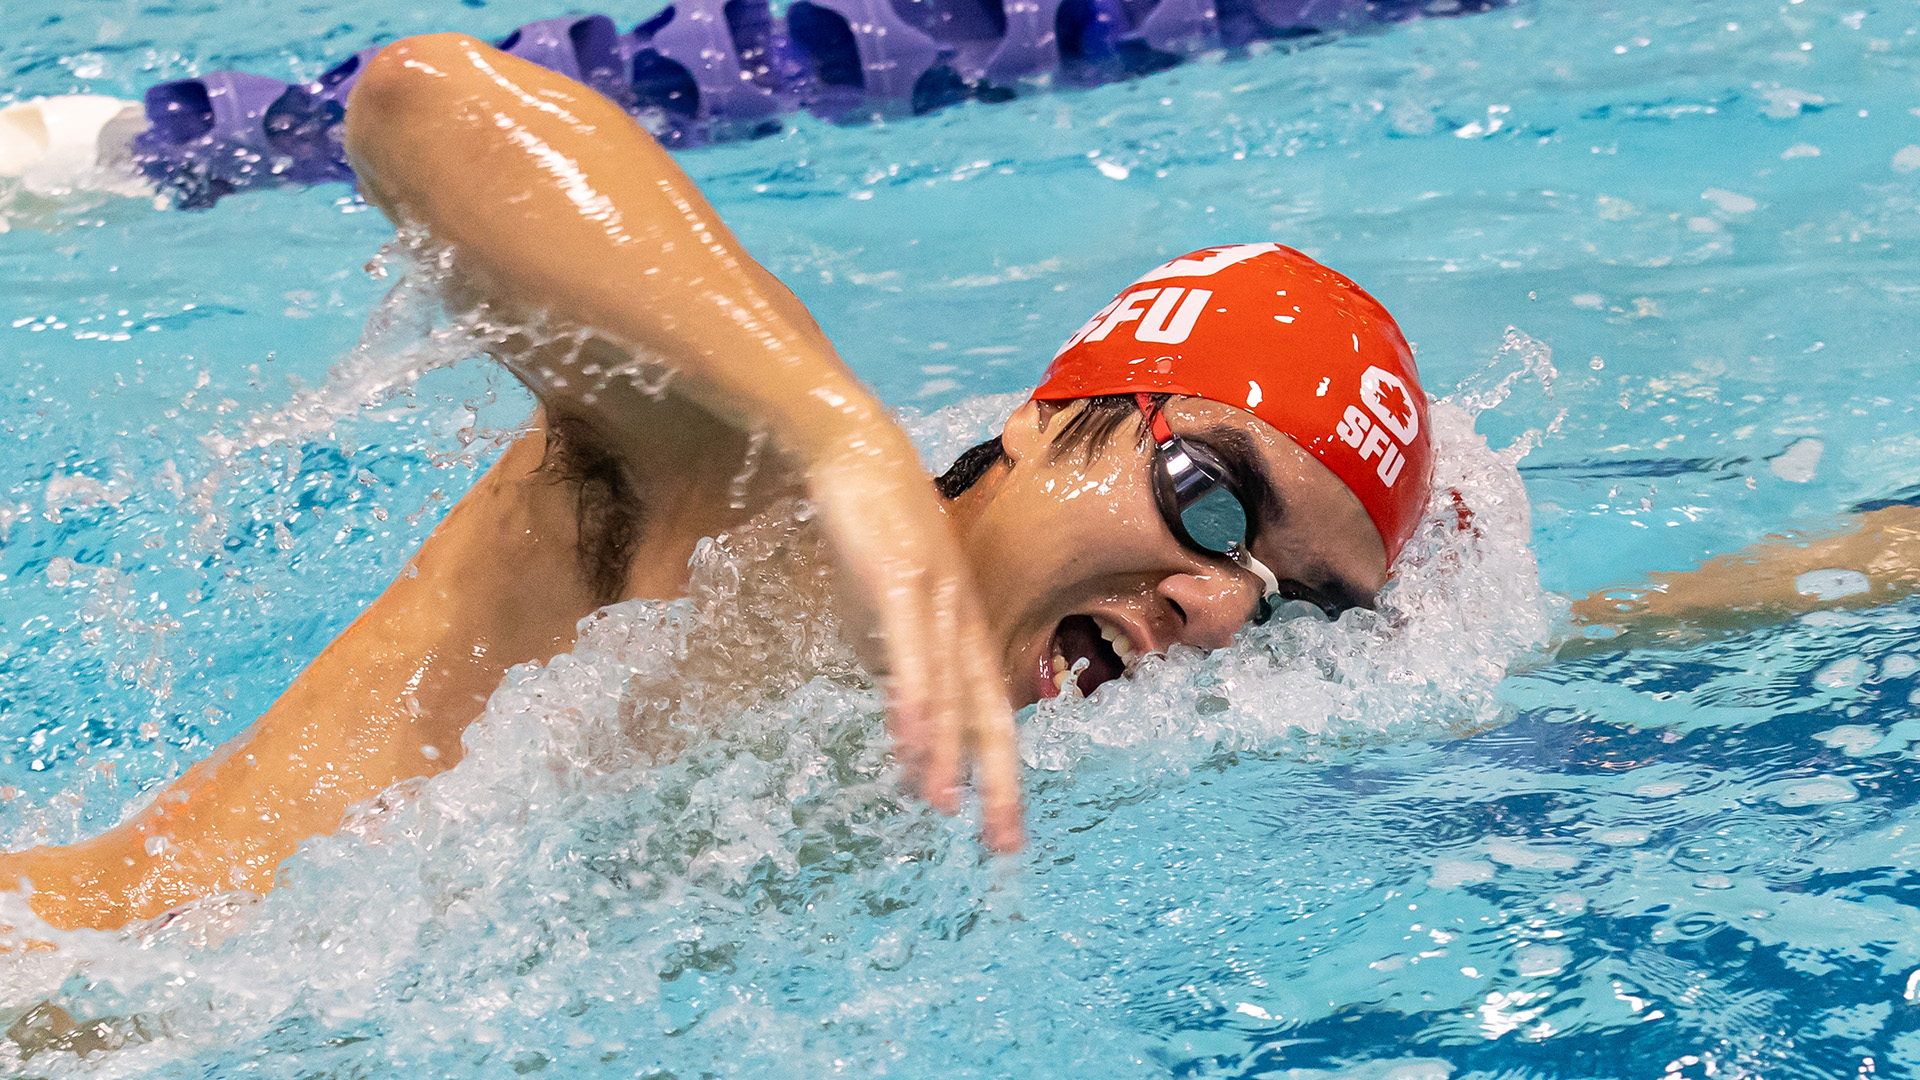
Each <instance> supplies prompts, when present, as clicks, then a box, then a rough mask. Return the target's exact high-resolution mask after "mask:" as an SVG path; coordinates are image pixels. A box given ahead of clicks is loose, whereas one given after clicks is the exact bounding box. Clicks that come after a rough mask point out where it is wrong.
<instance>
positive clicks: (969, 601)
mask: <svg viewBox="0 0 1920 1080" xmlns="http://www.w3.org/2000/svg"><path fill="white" fill-rule="evenodd" d="M347 152H348V156H349V157H350V159H351V161H352V164H353V167H354V171H355V173H356V175H358V176H359V177H360V180H361V184H362V186H363V188H364V190H365V191H366V193H367V196H368V197H369V198H370V199H371V200H373V201H374V202H375V203H377V204H378V205H379V206H380V207H381V209H382V210H384V211H386V213H387V215H388V216H389V217H391V218H393V219H394V220H395V221H396V222H409V223H412V224H415V225H419V226H423V227H424V228H425V229H426V230H427V232H428V234H429V235H430V236H431V237H432V238H433V239H434V240H435V241H436V242H438V243H441V244H445V245H447V246H448V247H449V248H450V250H451V251H452V253H453V263H454V269H455V271H456V273H457V274H458V275H459V276H460V277H461V279H462V284H463V285H464V286H466V287H467V288H469V289H470V290H471V292H472V294H473V295H475V296H477V297H478V298H480V299H481V300H482V301H483V302H484V303H485V304H486V305H487V306H488V307H489V308H490V309H493V310H494V311H496V312H497V313H498V315H500V316H502V317H504V318H506V319H508V320H511V321H518V320H520V319H522V318H524V317H526V316H529V315H532V314H534V313H542V314H544V316H545V319H546V322H547V328H548V329H549V330H556V329H564V328H566V327H574V328H579V329H583V330H584V329H587V328H591V330H592V331H593V332H594V333H596V334H598V335H601V336H603V337H605V338H607V339H609V340H611V341H613V342H614V343H615V344H616V345H618V346H620V347H621V348H623V349H626V350H629V351H631V352H632V353H633V354H634V355H635V356H636V357H638V358H640V359H652V360H658V361H663V362H665V363H666V364H667V365H668V366H669V367H670V368H671V369H672V371H673V372H674V375H673V382H672V386H673V388H674V389H675V391H676V392H678V393H681V394H684V395H686V397H687V398H688V399H690V400H691V401H693V402H695V403H697V404H698V405H699V406H701V407H702V408H704V409H706V410H708V411H709V412H710V413H712V414H713V415H715V416H718V417H720V418H722V419H723V420H725V421H727V422H729V423H731V424H733V425H735V426H737V427H739V428H741V429H743V430H757V431H764V432H766V433H767V434H769V435H771V436H772V438H773V440H774V442H775V444H776V445H777V446H778V447H780V448H781V449H782V450H783V451H785V452H786V453H787V454H789V455H791V457H792V458H793V459H794V460H795V461H796V462H797V463H798V464H799V466H800V468H801V470H802V472H803V474H804V478H805V482H806V484H807V487H808V490H809V494H810V495H811V497H812V499H813V501H814V503H815V504H816V505H817V506H818V507H819V508H820V509H821V510H822V512H823V513H822V519H823V521H824V523H825V526H826V531H827V535H828V538H829V540H830V541H831V543H832V546H833V548H834V550H835V552H836V554H837V555H838V557H839V559H840V561H841V563H842V566H843V568H844V569H845V570H846V572H847V579H848V581H849V583H850V585H851V586H852V588H851V589H850V590H848V591H849V593H850V596H849V599H850V600H851V601H852V605H851V606H852V609H853V610H852V614H853V615H854V616H855V621H856V623H857V624H861V625H863V626H864V628H865V629H866V631H867V633H868V635H869V636H870V637H871V639H872V643H873V644H874V645H876V646H877V648H873V649H871V650H869V655H870V656H872V657H873V658H875V659H877V660H879V661H880V664H879V666H880V667H881V668H882V669H883V672H884V676H885V685H886V689H887V697H888V711H889V716H890V718H891V721H892V726H893V731H894V735H895V738H896V740H897V742H898V745H899V749H900V752H901V757H902V760H903V762H904V763H905V764H906V766H907V768H908V770H909V772H910V774H912V775H913V776H915V777H916V779H917V782H918V786H919V788H920V790H921V792H922V794H924V795H926V796H927V797H928V798H929V799H931V800H932V801H933V802H934V803H935V804H936V805H937V806H940V807H941V808H943V809H947V810H952V809H955V808H956V807H957V803H958V793H957V790H956V784H957V783H958V781H959V777H960V772H961V769H962V766H963V764H964V762H963V754H964V753H966V752H967V751H971V753H972V754H973V756H974V761H973V766H974V772H975V777H976V786H977V787H978V788H979V790H980V795H981V798H982V802H983V804H984V810H985V817H986V829H987V836H988V840H989V842H990V843H992V844H993V845H994V846H996V847H1000V848H1003V849H1010V848H1013V847H1017V846H1018V844H1019V842H1020V836H1021V825H1020V807H1019V792H1018V775H1017V769H1018V759H1017V756H1016V751H1015V745H1014V736H1013V720H1012V714H1011V711H1010V710H1009V708H1008V705H1007V702H1006V699H1005V692H1004V684H1003V682H1002V676H1001V674H1000V671H999V669H998V665H997V663H996V662H995V660H994V658H993V656H992V653H991V652H990V650H989V649H988V647H987V643H986V630H985V620H984V618H983V617H982V615H981V612H980V610H979V603H978V601H977V599H976V598H975V595H974V590H973V586H972V583H971V581H970V580H969V578H968V576H967V571H966V567H965V562H964V559H963V557H962V555H961V552H960V550H959V547H958V545H957V544H956V543H955V541H954V539H953V537H952V535H951V534H950V533H949V532H948V530H947V527H946V524H945V517H944V512H943V510H942V508H941V507H940V504H939V500H938V498H937V496H936V494H935V492H934V490H933V487H932V485H931V484H930V483H929V482H928V480H927V478H926V476H925V475H924V474H923V473H922V472H921V471H920V468H919V464H918V459H917V458H916V456H915V454H914V451H913V448H912V445H911V444H910V443H909V441H908V440H907V438H906V435H905V433H904V432H902V431H901V430H900V429H899V427H898V426H897V425H896V424H894V423H893V421H892V419H891V417H890V416H889V415H888V414H887V412H886V410H885V408H884V407H883V406H882V405H881V404H880V403H879V402H878V401H877V400H876V399H875V398H874V397H873V396H872V395H871V394H870V393H868V392H867V390H866V388H865V387H863V386H861V384H860V382H859V381H858V380H857V379H855V378H854V376H853V375H852V373H851V372H849V371H848V370H847V369H846V367H845V365H843V364H842V363H841V362H840V360H839V357H838V356H837V355H836V354H835V353H834V351H833V347H832V345H831V344H830V343H829V342H828V341H827V339H826V337H825V336H824V335H823V334H822V333H821V332H820V329H819V327H818V326H816V325H815V324H814V322H813V320H812V319H811V318H810V317H809V316H808V314H807V312H806V309H805V308H804V307H802V306H801V304H800V302H799V301H798V300H797V299H796V298H795V297H794V296H793V294H792V293H791V292H789V291H788V290H787V289H786V287H785V286H783V285H781V284H780V282H779V281H778V280H776V279H775V278H774V277H773V275H772V274H770V273H768V272H767V271H766V270H765V269H764V268H762V267H761V266H760V265H759V264H758V263H756V262H754V261H753V260H752V259H751V258H749V257H748V256H747V255H746V253H745V252H744V251H742V250H741V248H740V244H739V242H738V241H737V240H736V239H734V237H733V235H732V234H731V233H729V232H728V231H727V229H726V227H725V225H723V224H722V223H721V221H720V219H719V216H718V215H717V214H715V213H714V210H713V208H712V207H711V206H709V205H707V202H706V200H705V199H704V198H702V197H701V195H700V193H699V191H698V190H697V189H696V188H695V187H694V185H693V182H692V181H691V180H689V179H688V178H687V176H686V174H685V173H683V172H681V171H680V169H679V167H678V166H676V165H675V164H674V163H673V161H672V159H671V158H670V157H668V155H667V154H666V152H665V151H664V150H662V149H661V148H660V145H659V144H658V143H657V142H655V141H654V140H653V138H652V137H651V136H649V135H648V134H647V133H646V132H645V130H643V129H642V128H641V127H640V126H639V125H638V124H636V123H635V122H634V121H633V120H632V119H631V118H629V117H628V116H627V115H626V114H625V113H623V112H621V111H620V109H619V108H618V107H617V106H615V105H614V104H613V103H612V102H610V101H608V100H607V99H606V98H603V97H601V96H600V95H599V94H597V93H595V92H593V91H591V90H588V89H587V88H585V87H583V86H581V85H579V84H577V83H574V82H571V81H569V80H567V79H565V78H562V77H560V76H558V75H555V74H553V73H552V72H549V71H546V70H545V69H543V68H540V67H537V66H535V65H533V64H530V63H527V62H525V61H522V60H519V59H516V58H514V57H511V56H507V55H506V54H504V53H501V52H498V51H496V50H494V49H491V48H488V47H487V46H485V45H482V44H481V43H480V42H478V41H476V40H474V39H473V38H470V37H466V36H464V35H457V34H442V35H435V36H431V37H423V38H414V39H411V40H408V41H403V42H399V43H397V44H395V45H393V46H390V47H389V48H387V49H386V50H384V51H383V52H382V53H381V54H380V56H379V57H377V58H376V59H375V60H374V61H373V63H372V64H371V65H370V66H369V67H368V69H367V71H366V74H365V75H364V76H362V78H361V81H360V83H359V85H358V86H357V87H356V88H355V90H354V94H353V99H352V103H351V108H350V109H349V120H348V124H347ZM543 355H545V356H546V357H549V358H552V359H549V360H543V361H542V362H539V363H536V364H532V365H522V366H520V367H518V368H517V369H516V374H518V375H520V377H521V378H522V379H523V380H525V381H526V382H527V383H528V384H529V385H530V386H531V387H533V389H534V391H535V392H536V393H538V394H540V395H541V397H542V400H543V402H544V403H545V404H546V406H547V408H548V410H549V411H550V412H563V411H574V410H578V411H581V412H584V413H588V414H591V417H592V421H593V423H594V424H595V426H596V427H597V428H598V429H599V430H601V431H602V432H604V433H605V435H606V436H607V437H609V438H611V439H613V440H614V441H616V442H617V441H619V440H620V439H622V438H626V437H631V438H635V439H644V438H645V437H646V435H647V432H646V431H645V429H644V425H634V424H632V423H631V421H630V420H629V419H628V413H627V411H626V409H625V408H624V406H623V403H624V402H630V401H632V400H633V399H634V397H635V395H636V394H638V393H640V392H641V391H639V390H638V389H637V387H636V383H637V382H638V381H640V380H638V379H637V378H635V377H634V376H635V372H634V371H632V370H629V369H619V370H615V371H613V372H608V371H606V370H604V369H601V368H600V366H599V365H594V364H584V363H577V362H576V363H572V364H569V363H568V362H566V360H565V359H564V356H557V354H555V353H554V352H553V351H551V350H549V351H547V352H546V353H545V354H543ZM589 368H593V369H596V370H589Z"/></svg>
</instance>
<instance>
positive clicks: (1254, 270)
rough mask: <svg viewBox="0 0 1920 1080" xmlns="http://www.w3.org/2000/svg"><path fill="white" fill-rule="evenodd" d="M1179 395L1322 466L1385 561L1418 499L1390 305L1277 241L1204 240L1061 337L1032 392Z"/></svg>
mask: <svg viewBox="0 0 1920 1080" xmlns="http://www.w3.org/2000/svg"><path fill="white" fill-rule="evenodd" d="M1140 391H1146V392H1149V393H1167V394H1183V395H1187V396H1190V397H1199V398H1206V399H1207V400H1209V401H1218V402H1220V403H1222V404H1224V405H1232V406H1233V407H1235V408H1238V409H1245V410H1247V411H1248V412H1250V413H1252V414H1253V415H1255V416H1257V417H1259V418H1260V419H1262V420H1264V421H1266V422H1267V423H1268V424H1271V425H1272V426H1273V427H1274V428H1275V429H1277V430H1279V431H1280V432H1281V433H1282V434H1284V435H1286V436H1287V437H1289V438H1291V439H1292V440H1293V441H1294V442H1296V443H1299V444H1300V446H1301V447H1302V448H1304V449H1305V450H1306V451H1307V453H1309V454H1312V455H1313V456H1314V457H1316V458H1318V459H1320V462H1321V464H1323V465H1325V466H1326V467H1327V468H1329V469H1331V470H1333V474H1334V475H1335V476H1338V477H1339V478H1340V479H1341V480H1342V481H1344V482H1345V483H1346V485H1347V487H1349V488H1351V489H1352V490H1353V493H1354V494H1355V495H1357V496H1359V497H1360V502H1361V504H1362V505H1364V506H1365V507H1366V508H1367V515H1368V516H1369V517H1371V518H1372V519H1373V524H1374V527H1375V528H1377V529H1379V530H1380V539H1381V540H1382V541H1384V542H1385V543H1386V547H1387V561H1388V562H1389V563H1391V562H1392V561H1393V560H1394V558H1395V557H1397V556H1398V555H1399V554H1400V549H1401V548H1402V547H1404V546H1406V543H1407V540H1408V538H1410V537H1411V536H1412V535H1413V530H1414V528H1415V527H1416V526H1418V525H1419V523H1420V515H1421V514H1422V513H1423V512H1424V511H1425V510H1426V506H1427V495H1428V493H1429V492H1430V490H1431V489H1432V484H1433V481H1432V467H1433V445H1432V442H1431V438H1430V435H1429V433H1428V431H1427V395H1426V392H1425V391H1423V390H1421V389H1420V374H1419V372H1418V371H1417V370H1415V368H1414V366H1413V350H1411V349H1409V348H1408V347H1407V339H1406V338H1404V337H1402V336H1401V334H1400V327H1399V326H1397V325H1395V323H1394V321H1393V316H1391V315H1389V314H1387V309H1386V308H1384V307H1382V306H1380V302H1379V301H1378V300H1375V299H1374V298H1373V297H1371V296H1368V295H1367V294H1366V293H1365V292H1363V291H1362V290H1361V288H1360V286H1358V285H1355V284H1354V283H1353V282H1351V281H1349V280H1347V279H1346V278H1345V277H1343V276H1341V275H1340V274H1337V273H1334V272H1333V271H1332V270H1329V269H1327V268H1326V267H1324V266H1321V265H1320V264H1319V263H1317V262H1314V261H1313V260H1312V259H1309V258H1307V257H1306V256H1305V255H1302V254H1300V253H1299V252H1297V251H1295V250H1293V249H1292V248H1287V247H1282V246H1280V245H1279V244H1234V245H1229V246H1226V247H1211V248H1202V249H1201V250H1199V251H1196V252H1194V253H1192V254H1191V255H1184V256H1182V257H1180V258H1178V259H1175V260H1173V261H1172V262H1170V263H1167V264H1165V265H1164V266H1161V267H1159V268H1157V269H1154V270H1151V271H1149V272H1148V273H1146V274H1145V275H1143V276H1142V277H1141V278H1140V280H1138V281H1136V282H1134V283H1133V284H1132V285H1129V286H1127V287H1126V288H1125V289H1123V290H1121V292H1120V295H1119V296H1116V297H1114V298H1113V302H1112V303H1110V304H1108V305H1107V306H1106V307H1103V308H1101V309H1100V310H1099V312H1097V313H1096V314H1095V315H1094V316H1093V318H1091V319H1089V320H1087V324H1086V325H1085V326H1082V327H1081V328H1080V329H1079V331H1078V332H1076V333H1075V334H1074V335H1073V336H1072V337H1070V338H1068V339H1067V343H1066V344H1065V345H1062V346H1061V347H1060V351H1059V352H1058V353H1057V354H1055V356H1054V358H1053V364H1052V365H1051V366H1050V367H1048V368H1047V377H1046V379H1045V380H1044V381H1042V382H1041V384H1040V387H1039V389H1037V390H1035V391H1034V392H1033V397H1034V400H1036V401H1064V400H1069V399H1072V398H1083V397H1095V396H1098V395H1102V394H1130V393H1137V392H1140Z"/></svg>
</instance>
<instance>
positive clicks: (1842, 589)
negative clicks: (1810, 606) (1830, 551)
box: [1793, 569, 1873, 600]
mask: <svg viewBox="0 0 1920 1080" xmlns="http://www.w3.org/2000/svg"><path fill="white" fill-rule="evenodd" d="M1872 587H1873V586H1872V584H1871V583H1870V582H1869V581H1868V580H1867V575H1865V574H1863V573H1861V572H1860V571H1858V570H1843V569H1827V570H1809V571H1807V572H1806V573H1804V574H1801V575H1800V576H1799V577H1796V578H1794V579H1793V591H1795V592H1797V593H1799V594H1800V595H1802V596H1811V597H1813V598H1814V599H1816V600H1839V599H1841V598H1843V597H1848V596H1856V595H1858V594H1860V593H1864V592H1866V591H1867V590H1869V589H1871V588H1872Z"/></svg>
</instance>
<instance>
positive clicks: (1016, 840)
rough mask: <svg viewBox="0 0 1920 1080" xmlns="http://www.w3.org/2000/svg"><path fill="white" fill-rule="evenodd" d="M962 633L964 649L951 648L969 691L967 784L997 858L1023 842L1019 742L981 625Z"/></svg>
mask: <svg viewBox="0 0 1920 1080" xmlns="http://www.w3.org/2000/svg"><path fill="white" fill-rule="evenodd" d="M967 621H969V622H971V624H972V626H971V627H970V628H969V629H968V631H967V632H966V633H965V634H964V635H963V637H964V638H970V639H971V640H970V641H969V642H968V643H967V646H966V647H964V648H961V649H957V650H955V653H956V655H957V656H961V657H965V658H967V659H968V660H969V661H970V662H969V665H968V669H967V670H966V671H964V672H963V673H962V677H963V678H964V680H965V684H966V686H967V688H968V689H969V690H970V691H971V695H972V697H971V701H970V702H969V704H970V705H971V713H972V715H971V721H972V723H971V725H970V730H969V738H968V740H967V741H968V745H969V748H970V749H971V751H972V753H973V786H974V790H975V792H976V794H978V796H979V798H980V832H981V836H982V837H983V838H984V839H985V840H986V843H987V847H988V848H989V849H991V850H993V851H995V852H998V853H1000V854H1003V855H1008V854H1012V853H1013V852H1016V851H1019V850H1020V849H1021V847H1023V846H1025V844H1026V838H1027V836H1026V825H1025V822H1024V818H1025V812H1024V810H1023V809H1022V806H1021V800H1020V739H1019V732H1018V730H1017V729H1016V728H1015V727H1014V721H1013V710H1012V708H1011V707H1009V706H1008V704H1007V697H1006V689H1005V683H1004V681H1003V679H1002V676H1001V673H1000V671H999V668H998V665H997V664H996V663H994V657H993V653H992V651H991V650H990V649H989V648H988V647H987V636H986V628H985V625H984V621H983V620H981V619H980V618H979V617H978V616H974V617H973V618H971V619H969V620H967Z"/></svg>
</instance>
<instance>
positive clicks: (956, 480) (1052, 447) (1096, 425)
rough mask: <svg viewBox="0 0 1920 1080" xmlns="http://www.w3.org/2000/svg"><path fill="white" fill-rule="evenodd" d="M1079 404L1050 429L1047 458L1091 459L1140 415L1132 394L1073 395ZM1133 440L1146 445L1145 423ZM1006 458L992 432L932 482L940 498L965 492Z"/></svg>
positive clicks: (1157, 398)
mask: <svg viewBox="0 0 1920 1080" xmlns="http://www.w3.org/2000/svg"><path fill="white" fill-rule="evenodd" d="M1151 396H1152V398H1153V404H1154V406H1155V407H1156V408H1158V407H1160V406H1164V405H1165V404H1166V403H1167V398H1168V397H1169V396H1170V395H1167V394H1153V395H1151ZM1075 400H1077V401H1079V402H1080V404H1081V406H1082V407H1081V408H1080V409H1079V410H1078V411H1076V412H1074V414H1073V415H1072V416H1070V417H1068V418H1067V422H1066V423H1065V424H1063V425H1061V427H1060V430H1059V431H1056V432H1054V433H1053V436H1052V437H1051V439H1050V440H1049V442H1048V447H1047V456H1048V459H1049V460H1052V461H1058V460H1060V459H1061V458H1062V457H1064V456H1066V455H1067V454H1068V453H1069V452H1071V451H1074V450H1078V451H1080V453H1081V456H1082V457H1083V459H1084V460H1086V461H1092V460H1093V459H1094V458H1096V457H1099V456H1100V454H1101V452H1103V451H1104V450H1106V448H1107V444H1108V443H1110V442H1112V441H1113V437H1114V435H1115V434H1117V433H1118V432H1119V430H1120V427H1121V425H1123V424H1125V423H1126V422H1127V420H1128V418H1130V417H1137V416H1139V415H1140V405H1139V403H1138V402H1137V401H1136V400H1135V399H1134V396H1133V395H1132V394H1101V395H1099V396H1097V397H1087V398H1077V399H1075ZM1135 438H1136V440H1137V441H1138V443H1139V445H1140V446H1141V447H1143V448H1144V447H1145V446H1146V445H1147V440H1148V438H1149V435H1148V429H1147V426H1146V425H1145V424H1142V425H1140V428H1139V433H1138V434H1137V435H1136V437H1135ZM1006 459H1007V448H1006V446H1005V445H1004V444H1003V443H1001V441H1000V436H998V435H995V436H994V437H993V438H991V439H988V440H987V441H986V442H983V443H981V444H980V445H978V446H975V447H974V448H972V449H971V450H968V451H967V452H966V453H964V454H961V455H960V457H959V458H958V459H956V460H955V461H954V463H953V464H952V465H951V466H949V467H948V468H947V471H946V472H945V473H942V474H941V475H940V478H939V479H937V480H935V481H934V486H935V487H936V488H938V489H939V490H940V497H941V498H943V499H957V498H959V497H960V496H962V495H964V494H966V493H967V491H968V490H969V489H971V488H972V487H973V485H975V484H977V483H979V482H980V478H981V477H982V476H985V475H986V474H987V470H989V469H991V468H993V467H994V466H995V465H998V464H999V463H1000V462H1002V461H1005V460H1006Z"/></svg>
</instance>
